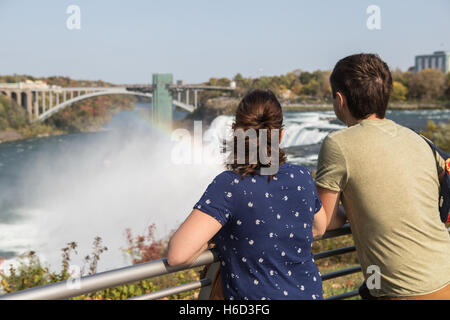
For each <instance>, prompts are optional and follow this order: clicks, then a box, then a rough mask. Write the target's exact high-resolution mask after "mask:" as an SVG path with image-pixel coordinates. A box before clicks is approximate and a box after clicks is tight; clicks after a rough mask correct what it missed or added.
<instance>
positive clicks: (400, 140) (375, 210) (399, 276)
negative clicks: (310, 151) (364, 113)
mask: <svg viewBox="0 0 450 320" xmlns="http://www.w3.org/2000/svg"><path fill="white" fill-rule="evenodd" d="M443 168H444V161H443V160H442V158H440V161H439V170H443ZM316 183H317V185H318V186H319V187H322V188H325V189H328V190H333V191H338V192H341V201H342V204H343V206H344V208H345V211H346V213H347V217H348V219H349V222H350V225H351V229H352V234H353V238H354V241H355V246H356V249H357V254H358V258H359V261H360V263H361V267H362V270H363V274H364V276H365V278H366V279H367V277H369V276H371V275H372V274H373V273H372V269H370V272H369V273H367V268H368V267H369V266H371V265H375V266H378V267H379V270H380V273H381V286H380V289H371V290H370V293H371V294H372V295H373V296H376V297H379V296H412V295H422V294H427V293H431V292H433V291H436V290H439V289H440V288H442V287H444V286H445V285H446V284H448V283H449V282H450V236H449V234H448V231H447V228H446V227H445V225H444V224H443V223H442V222H441V220H440V217H439V207H438V197H439V182H438V170H437V166H436V160H435V157H434V155H433V151H432V150H431V148H430V146H429V145H428V144H427V143H426V142H425V141H424V140H423V138H421V137H420V136H419V135H418V134H416V133H415V132H413V131H412V130H410V129H408V128H405V127H402V126H400V125H398V124H396V123H395V122H393V121H391V120H388V119H383V120H368V119H366V120H363V121H361V122H360V123H359V124H357V125H354V126H352V127H349V128H346V129H343V130H339V131H335V132H332V133H330V134H329V135H328V136H327V137H326V139H325V140H324V142H323V145H322V147H321V150H320V153H319V163H318V170H317V176H316Z"/></svg>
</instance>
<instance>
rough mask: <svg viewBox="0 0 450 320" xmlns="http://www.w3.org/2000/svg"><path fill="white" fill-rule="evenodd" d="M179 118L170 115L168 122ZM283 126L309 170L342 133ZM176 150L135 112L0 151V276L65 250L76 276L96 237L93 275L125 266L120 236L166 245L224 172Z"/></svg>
mask: <svg viewBox="0 0 450 320" xmlns="http://www.w3.org/2000/svg"><path fill="white" fill-rule="evenodd" d="M183 116H184V113H183V112H181V111H176V113H175V118H181V117H183ZM387 117H388V118H390V119H392V120H394V121H396V122H398V123H400V124H402V125H405V126H407V127H410V128H414V129H423V128H424V127H425V125H426V122H427V121H428V120H433V121H435V122H447V121H449V119H450V110H426V111H425V110H417V111H416V110H414V111H412V110H411V111H390V112H388V114H387ZM232 120H233V118H232V117H231V116H219V117H218V118H216V119H215V120H214V121H213V122H212V123H211V125H210V126H209V127H208V129H206V130H204V132H203V142H204V146H203V148H202V149H205V146H211V145H218V144H219V141H221V138H222V137H223V136H224V135H225V132H226V131H227V128H229V126H230V125H231V122H232ZM284 122H285V130H286V133H285V137H284V141H283V143H282V147H284V148H286V150H287V152H288V160H289V161H291V162H293V163H298V164H303V165H305V166H307V167H308V168H311V169H314V168H315V166H316V163H317V153H318V151H319V148H320V143H321V141H322V140H323V138H324V137H325V136H326V135H327V134H328V133H329V132H331V131H333V130H337V129H340V128H344V127H343V125H342V123H340V122H339V121H337V120H336V119H335V116H334V113H333V112H332V111H320V112H319V111H317V112H287V113H285V121H284ZM177 143H178V142H176V141H173V139H172V138H171V135H170V133H169V132H167V131H164V130H162V129H159V128H156V127H154V126H152V124H151V121H150V118H149V105H147V104H142V103H140V104H137V105H136V108H135V110H132V111H122V112H120V113H119V114H117V115H116V116H114V118H113V120H112V121H111V122H110V123H108V124H107V125H105V126H104V128H103V130H101V131H99V132H95V133H78V134H68V135H61V136H52V137H44V138H36V139H28V140H23V141H16V142H6V143H2V144H0V257H1V256H4V257H7V258H8V260H6V261H5V262H4V263H3V265H2V266H0V269H2V268H3V269H4V270H6V269H7V267H8V266H9V264H16V263H17V255H18V254H21V253H24V252H26V251H28V250H34V251H36V252H37V254H38V256H39V257H40V258H41V261H43V262H44V263H45V264H47V265H49V266H50V269H51V270H55V271H56V270H58V271H59V268H60V266H61V253H62V252H61V248H63V247H65V246H66V244H67V243H68V242H71V241H75V242H77V244H78V246H79V247H78V250H77V251H78V255H74V256H73V259H72V263H73V264H77V265H79V266H82V265H83V262H82V259H83V257H84V256H86V255H87V254H89V253H91V251H92V249H91V248H92V242H93V240H94V238H95V237H96V236H100V237H101V238H102V239H103V244H104V245H106V246H107V247H108V251H106V252H105V253H103V254H102V256H101V258H100V262H99V265H98V271H104V270H108V269H111V268H117V267H122V266H125V265H129V264H130V263H131V260H130V259H129V257H128V256H127V255H126V254H125V253H124V252H123V249H124V248H125V247H126V237H125V229H126V228H130V229H131V231H132V233H133V234H135V235H137V234H144V233H145V231H146V228H147V227H148V226H149V225H150V224H152V223H155V224H156V227H157V233H156V237H165V236H167V235H168V234H169V233H170V232H171V231H172V230H174V229H175V228H176V227H177V226H178V225H179V224H180V223H181V222H182V221H183V220H184V218H185V217H186V216H187V214H188V213H189V212H190V211H191V209H192V206H193V205H194V203H195V202H196V201H197V200H198V199H199V197H200V196H201V194H202V193H203V191H204V189H205V188H206V187H207V185H208V184H209V182H210V181H211V180H212V179H213V178H214V176H215V175H217V174H218V173H220V172H221V170H223V169H222V167H221V166H220V164H218V163H217V161H216V162H214V161H204V162H202V163H193V164H179V163H176V161H174V153H173V152H174V148H175V147H176V146H178V145H177ZM197 151H198V150H197ZM194 153H195V151H194ZM203 157H204V159H207V158H208V157H209V158H211V159H212V158H214V156H213V155H210V154H209V153H208V152H204V153H203ZM211 159H210V160H211Z"/></svg>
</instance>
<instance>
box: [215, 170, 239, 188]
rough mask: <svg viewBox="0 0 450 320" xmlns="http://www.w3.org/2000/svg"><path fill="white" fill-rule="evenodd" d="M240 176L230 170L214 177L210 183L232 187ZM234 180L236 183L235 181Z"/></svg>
mask: <svg viewBox="0 0 450 320" xmlns="http://www.w3.org/2000/svg"><path fill="white" fill-rule="evenodd" d="M239 178H240V176H239V175H238V174H237V173H236V172H234V171H231V170H225V171H222V172H221V173H219V174H218V175H216V177H215V178H214V179H213V181H212V183H221V184H225V183H227V184H230V185H233V184H235V183H237V182H238V181H239ZM235 180H236V181H235Z"/></svg>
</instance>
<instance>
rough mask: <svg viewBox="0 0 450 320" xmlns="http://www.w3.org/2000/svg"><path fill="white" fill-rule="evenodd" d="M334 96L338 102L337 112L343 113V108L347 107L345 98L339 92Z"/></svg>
mask: <svg viewBox="0 0 450 320" xmlns="http://www.w3.org/2000/svg"><path fill="white" fill-rule="evenodd" d="M336 96H337V98H338V102H339V111H340V112H343V111H344V106H346V105H347V100H346V99H345V96H344V95H343V94H342V93H340V92H339V91H338V92H336Z"/></svg>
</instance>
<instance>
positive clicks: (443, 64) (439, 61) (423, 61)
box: [414, 51, 450, 73]
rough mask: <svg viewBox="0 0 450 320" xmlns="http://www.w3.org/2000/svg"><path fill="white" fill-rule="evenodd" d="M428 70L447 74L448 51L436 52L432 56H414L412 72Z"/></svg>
mask: <svg viewBox="0 0 450 320" xmlns="http://www.w3.org/2000/svg"><path fill="white" fill-rule="evenodd" d="M428 68H433V69H439V70H441V71H442V72H444V73H448V72H449V71H450V51H436V52H434V53H433V54H428V55H421V56H416V62H415V65H414V71H415V72H419V71H420V70H423V69H428Z"/></svg>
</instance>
